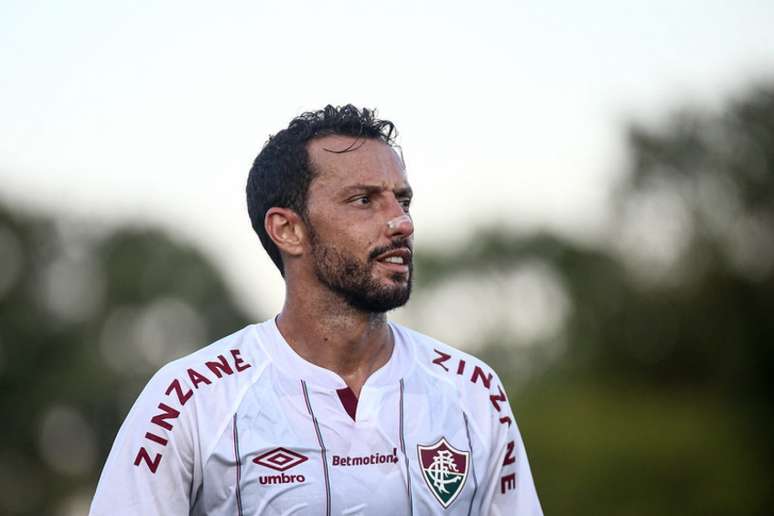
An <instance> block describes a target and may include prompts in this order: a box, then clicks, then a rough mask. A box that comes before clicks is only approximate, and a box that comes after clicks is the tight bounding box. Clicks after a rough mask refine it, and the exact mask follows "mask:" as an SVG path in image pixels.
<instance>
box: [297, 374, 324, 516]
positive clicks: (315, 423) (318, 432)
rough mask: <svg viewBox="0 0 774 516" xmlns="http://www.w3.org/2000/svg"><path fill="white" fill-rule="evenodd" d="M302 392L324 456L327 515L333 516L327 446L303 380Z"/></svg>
mask: <svg viewBox="0 0 774 516" xmlns="http://www.w3.org/2000/svg"><path fill="white" fill-rule="evenodd" d="M301 390H302V391H303V392H304V401H306V409H307V410H308V411H309V415H310V416H312V423H314V432H315V433H316V434H317V442H318V443H319V445H320V454H321V455H322V463H323V475H324V476H325V514H326V516H331V480H330V478H328V455H327V453H326V450H325V444H323V438H322V433H320V424H319V423H318V422H317V418H316V417H315V416H314V411H313V410H312V404H311V403H310V402H309V392H307V390H306V382H305V381H303V380H301Z"/></svg>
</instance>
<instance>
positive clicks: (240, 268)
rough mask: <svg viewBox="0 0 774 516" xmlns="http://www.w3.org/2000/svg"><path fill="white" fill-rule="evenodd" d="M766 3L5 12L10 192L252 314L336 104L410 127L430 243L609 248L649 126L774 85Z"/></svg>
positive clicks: (0, 179) (412, 171) (417, 214)
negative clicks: (757, 83) (298, 176)
mask: <svg viewBox="0 0 774 516" xmlns="http://www.w3.org/2000/svg"><path fill="white" fill-rule="evenodd" d="M772 27H774V4H772V3H771V2H765V1H752V0H747V1H738V2H733V3H731V2H722V1H694V0H684V1H680V2H675V1H661V0H653V1H648V2H644V1H640V2H613V1H597V2H545V1H520V2H519V1H510V2H508V1H494V0H490V1H481V2H476V3H475V4H474V3H473V2H455V1H427V2H417V1H414V2H410V1H403V0H394V1H391V2H379V3H376V2H363V1H359V2H356V1H330V2H313V1H300V0H295V1H285V2H260V1H250V2H218V3H213V2H196V1H186V2H177V1H168V2H129V1H111V2H104V1H85V0H71V1H68V2H53V1H51V2H33V1H14V0H10V1H9V0H6V1H4V2H3V3H2V5H0V78H1V80H0V199H2V200H3V201H5V202H8V203H13V204H15V205H19V206H22V207H25V208H28V209H32V210H36V211H38V210H41V211H43V212H45V213H47V214H55V215H66V216H68V217H73V218H74V220H76V221H82V222H83V223H84V224H93V223H97V224H103V225H108V226H110V225H119V224H126V223H132V224H148V225H154V226H161V227H163V228H164V229H166V230H167V231H168V232H169V233H170V234H172V235H173V236H175V237H176V238H178V239H180V240H182V241H191V242H194V243H195V244H196V245H198V246H199V247H201V248H202V249H203V250H204V252H205V253H206V254H207V255H208V256H210V257H211V258H212V259H213V260H215V262H216V263H217V265H218V266H219V267H220V268H221V269H222V270H223V272H224V273H225V275H226V278H227V280H228V282H229V284H230V285H231V287H232V288H233V289H234V291H235V293H236V294H237V296H238V298H239V299H240V301H241V302H242V303H243V304H244V306H245V307H246V308H247V310H248V312H249V313H251V314H252V315H254V316H256V317H257V316H258V315H267V314H270V313H272V312H276V311H278V310H279V309H280V307H281V303H282V292H283V290H282V282H281V278H280V276H279V274H277V273H276V271H275V270H274V269H273V265H272V264H271V262H270V261H269V259H268V258H267V257H266V255H265V253H264V252H263V250H262V248H261V247H260V244H259V243H258V240H257V237H256V236H255V235H254V234H253V232H252V229H251V227H250V224H249V220H248V218H247V213H246V208H245V200H244V184H245V180H246V177H247V172H248V170H249V168H250V165H251V163H252V160H253V159H254V158H255V155H256V154H257V153H258V151H259V150H260V148H261V145H262V144H263V142H264V141H265V140H266V138H267V137H268V136H269V135H270V134H272V133H275V132H277V131H278V130H280V129H282V128H283V127H285V126H286V125H287V124H288V122H289V121H290V119H291V118H292V117H294V116H296V115H298V114H299V113H301V112H303V111H307V110H313V109H318V108H320V107H322V106H324V105H326V104H334V105H340V104H346V103H353V104H356V105H359V106H365V107H370V108H377V109H378V112H379V114H380V115H381V116H382V117H384V118H388V119H390V120H393V121H394V122H395V123H396V125H397V127H398V130H399V133H400V136H399V143H400V145H401V146H402V148H403V152H404V156H405V158H406V163H407V169H408V174H409V180H410V181H411V183H412V185H413V187H414V190H415V203H414V205H413V208H412V211H413V216H414V220H415V225H416V231H417V232H416V239H417V245H418V246H421V245H446V246H463V245H465V242H466V241H467V239H468V238H469V237H470V235H471V233H472V232H473V231H475V229H474V228H475V227H476V226H477V225H480V224H483V223H494V224H500V225H502V226H503V227H504V229H509V230H510V229H516V230H520V231H528V230H533V229H536V228H548V229H551V230H555V231H559V232H561V233H562V234H564V235H567V236H571V237H573V238H579V239H594V238H598V237H599V235H600V234H602V233H603V232H604V228H605V227H606V225H607V224H609V219H608V215H609V211H608V210H609V205H608V203H607V198H608V195H609V192H610V190H611V188H612V185H614V183H615V180H616V179H617V178H618V177H620V174H621V170H622V169H623V156H624V146H623V143H624V141H623V134H624V131H623V130H624V128H625V126H626V124H627V123H628V121H630V120H635V119H636V120H646V121H657V120H658V119H660V118H662V117H663V116H665V115H666V114H668V113H669V111H670V110H671V109H673V108H674V107H676V106H680V105H684V104H686V103H687V104H689V105H700V106H709V107H712V106H718V105H720V103H721V102H722V101H723V99H725V98H727V97H728V96H729V95H733V94H734V93H736V92H738V91H740V89H742V88H743V87H744V86H745V85H746V84H748V83H750V82H751V81H754V80H760V79H762V78H770V77H772V76H773V75H774V73H773V72H774V30H771V28H772Z"/></svg>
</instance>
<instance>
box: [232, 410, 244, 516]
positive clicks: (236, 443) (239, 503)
mask: <svg viewBox="0 0 774 516" xmlns="http://www.w3.org/2000/svg"><path fill="white" fill-rule="evenodd" d="M233 426H234V459H235V460H236V499H237V510H238V511H239V516H242V488H241V487H240V484H241V482H242V460H241V459H240V458H239V430H237V415H236V413H235V414H234V422H233Z"/></svg>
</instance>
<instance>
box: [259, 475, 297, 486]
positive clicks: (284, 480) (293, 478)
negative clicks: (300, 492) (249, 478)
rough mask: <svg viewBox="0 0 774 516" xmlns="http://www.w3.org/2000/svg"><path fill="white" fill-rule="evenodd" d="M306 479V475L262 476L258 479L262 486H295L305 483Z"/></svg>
mask: <svg viewBox="0 0 774 516" xmlns="http://www.w3.org/2000/svg"><path fill="white" fill-rule="evenodd" d="M305 480H306V478H304V475H286V474H284V473H282V474H281V475H261V476H260V477H258V482H260V483H261V484H262V485H267V484H269V485H271V484H293V483H295V482H304V481H305Z"/></svg>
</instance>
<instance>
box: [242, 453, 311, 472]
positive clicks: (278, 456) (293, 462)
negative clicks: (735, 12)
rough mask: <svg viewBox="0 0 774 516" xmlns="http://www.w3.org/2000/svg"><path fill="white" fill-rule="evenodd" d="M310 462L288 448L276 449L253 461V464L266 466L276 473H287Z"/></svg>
mask: <svg viewBox="0 0 774 516" xmlns="http://www.w3.org/2000/svg"><path fill="white" fill-rule="evenodd" d="M307 460H309V459H308V458H307V457H305V456H303V455H301V454H300V453H296V452H294V451H291V450H288V449H287V448H274V449H273V450H269V451H267V452H266V453H264V454H263V455H259V456H258V457H256V458H254V459H253V462H255V463H256V464H258V465H260V466H266V467H267V468H271V469H273V470H276V471H285V470H288V469H290V468H294V467H296V466H298V465H299V464H301V463H302V462H306V461H307Z"/></svg>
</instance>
